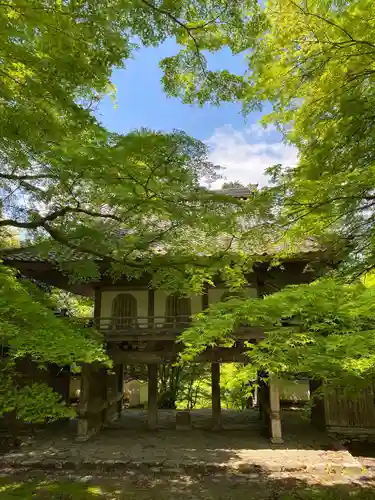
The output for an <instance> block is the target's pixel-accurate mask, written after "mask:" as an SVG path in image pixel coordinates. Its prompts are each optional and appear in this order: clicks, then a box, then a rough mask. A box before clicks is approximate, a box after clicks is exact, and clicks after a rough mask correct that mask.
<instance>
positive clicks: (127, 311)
mask: <svg viewBox="0 0 375 500" xmlns="http://www.w3.org/2000/svg"><path fill="white" fill-rule="evenodd" d="M137 315H138V314H137V299H136V298H135V297H134V296H133V295H131V294H130V293H120V294H119V295H117V296H116V297H115V298H114V299H113V302H112V328H114V329H115V330H119V329H122V328H129V327H135V326H136V325H137Z"/></svg>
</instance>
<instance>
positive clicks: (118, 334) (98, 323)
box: [85, 316, 263, 341]
mask: <svg viewBox="0 0 375 500" xmlns="http://www.w3.org/2000/svg"><path fill="white" fill-rule="evenodd" d="M191 321H192V319H191V317H189V316H175V317H167V316H138V317H137V318H134V317H100V318H90V319H88V318H87V319H86V320H85V324H86V325H87V326H93V327H96V328H97V329H98V330H100V331H101V332H103V334H104V336H105V338H106V340H107V341H111V340H112V341H121V340H130V339H133V340H137V339H139V340H141V339H142V338H145V337H147V338H150V337H151V338H157V339H158V340H161V339H170V338H173V337H176V336H177V335H179V334H180V333H182V332H183V331H184V330H186V329H187V328H189V326H191ZM236 333H237V334H238V335H240V336H243V337H241V338H261V337H263V333H262V331H261V329H260V328H257V327H251V326H247V325H241V326H240V327H239V328H238V330H237V332H236Z"/></svg>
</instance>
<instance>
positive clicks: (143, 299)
mask: <svg viewBox="0 0 375 500" xmlns="http://www.w3.org/2000/svg"><path fill="white" fill-rule="evenodd" d="M120 293H129V294H131V295H133V297H134V298H135V299H136V301H137V311H138V316H139V317H141V319H139V320H138V323H139V325H140V326H142V324H143V325H145V326H146V325H147V315H148V290H105V291H103V292H102V303H101V311H100V316H101V317H102V318H107V319H103V320H101V322H102V325H101V327H102V328H103V327H104V328H105V327H109V326H110V317H111V315H112V302H113V299H114V298H115V297H116V296H117V295H119V294H120ZM142 316H143V318H142Z"/></svg>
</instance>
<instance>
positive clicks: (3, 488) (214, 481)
mask: <svg viewBox="0 0 375 500" xmlns="http://www.w3.org/2000/svg"><path fill="white" fill-rule="evenodd" d="M253 476H254V475H241V474H238V475H236V474H232V475H225V474H209V475H199V474H197V475H180V474H179V475H173V474H159V473H158V474H150V473H149V474H141V473H135V472H130V471H129V472H127V473H123V474H122V475H113V474H104V473H103V472H100V471H96V472H95V474H92V475H89V476H83V475H80V476H78V475H68V474H64V472H61V473H60V474H48V473H45V472H42V471H38V472H35V471H34V472H32V471H23V472H21V471H18V472H17V473H16V474H13V475H11V474H8V475H4V474H3V476H2V477H1V478H0V500H21V499H22V500H47V499H48V500H135V499H137V500H146V499H150V500H176V499H197V500H200V499H202V500H221V499H222V500H224V499H225V500H231V499H232V500H240V499H241V500H245V499H246V500H247V499H249V500H250V499H257V500H289V499H290V500H353V499H354V500H370V499H374V498H375V489H374V487H375V481H374V480H373V479H371V478H368V477H367V478H365V479H366V480H361V479H359V480H357V481H353V480H351V479H350V478H348V477H344V476H341V477H339V476H333V475H326V476H325V477H319V478H314V477H309V478H303V477H299V478H297V477H293V476H289V477H281V476H280V477H276V476H272V475H270V474H268V473H266V472H262V471H260V473H259V474H258V475H257V477H256V478H255V477H253Z"/></svg>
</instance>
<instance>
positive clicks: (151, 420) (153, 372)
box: [147, 364, 158, 431]
mask: <svg viewBox="0 0 375 500" xmlns="http://www.w3.org/2000/svg"><path fill="white" fill-rule="evenodd" d="M147 370H148V404H147V410H148V428H149V429H150V430H151V431H154V430H156V429H157V427H158V365H156V364H153V365H151V364H149V365H147Z"/></svg>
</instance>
